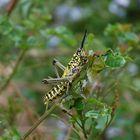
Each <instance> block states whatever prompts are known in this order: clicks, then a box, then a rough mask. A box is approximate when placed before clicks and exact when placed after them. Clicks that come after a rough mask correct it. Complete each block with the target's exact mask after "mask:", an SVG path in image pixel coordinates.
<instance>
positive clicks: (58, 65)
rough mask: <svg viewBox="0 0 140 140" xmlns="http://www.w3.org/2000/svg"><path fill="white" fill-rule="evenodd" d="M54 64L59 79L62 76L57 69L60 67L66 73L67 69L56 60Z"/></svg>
mask: <svg viewBox="0 0 140 140" xmlns="http://www.w3.org/2000/svg"><path fill="white" fill-rule="evenodd" d="M52 63H53V66H54V70H55V73H56V76H57V77H58V78H59V77H60V75H59V73H58V70H57V67H59V68H60V69H61V70H62V71H64V70H65V69H66V67H65V66H63V65H62V64H61V63H60V62H59V61H58V60H57V59H54V60H53V62H52Z"/></svg>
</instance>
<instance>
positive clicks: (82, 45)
mask: <svg viewBox="0 0 140 140" xmlns="http://www.w3.org/2000/svg"><path fill="white" fill-rule="evenodd" d="M86 36H87V29H86V30H85V33H84V36H83V39H82V42H81V47H80V49H82V48H83V47H84V42H85V39H86Z"/></svg>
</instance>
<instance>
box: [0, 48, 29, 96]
mask: <svg viewBox="0 0 140 140" xmlns="http://www.w3.org/2000/svg"><path fill="white" fill-rule="evenodd" d="M26 50H27V49H23V50H22V52H21V53H20V55H19V57H18V59H17V62H16V64H15V66H14V68H13V71H12V73H11V74H10V75H9V76H8V78H7V79H6V81H5V83H4V84H3V85H2V86H1V87H0V94H1V93H2V91H3V90H4V89H5V88H6V87H7V86H8V84H9V83H10V81H11V79H12V78H13V76H14V75H15V74H16V72H17V69H18V67H19V64H20V63H21V61H22V59H23V57H24V55H25V52H26Z"/></svg>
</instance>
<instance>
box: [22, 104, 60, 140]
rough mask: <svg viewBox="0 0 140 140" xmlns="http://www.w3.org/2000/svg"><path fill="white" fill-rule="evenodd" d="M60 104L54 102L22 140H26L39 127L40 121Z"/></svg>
mask: <svg viewBox="0 0 140 140" xmlns="http://www.w3.org/2000/svg"><path fill="white" fill-rule="evenodd" d="M57 105H58V104H54V105H53V106H52V107H51V108H50V109H49V110H48V111H46V112H45V113H44V114H43V115H42V116H41V117H40V119H39V120H38V121H37V122H36V123H35V124H34V125H33V126H32V127H31V128H30V129H29V130H28V131H27V132H26V133H25V134H24V136H23V137H22V138H21V140H25V139H26V138H27V137H28V136H29V135H30V134H31V133H32V132H33V131H34V130H35V129H36V128H37V127H38V125H39V124H40V123H42V122H43V121H44V120H45V119H46V117H47V116H48V115H49V114H50V113H51V112H52V111H53V110H54V109H55V108H56V106H57Z"/></svg>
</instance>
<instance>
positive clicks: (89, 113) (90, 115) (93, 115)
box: [85, 110, 99, 119]
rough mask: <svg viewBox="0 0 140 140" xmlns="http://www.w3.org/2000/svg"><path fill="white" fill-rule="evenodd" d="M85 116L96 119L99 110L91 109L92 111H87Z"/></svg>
mask: <svg viewBox="0 0 140 140" xmlns="http://www.w3.org/2000/svg"><path fill="white" fill-rule="evenodd" d="M85 116H86V117H88V118H94V119H97V118H98V116H99V111H96V110H90V111H88V112H86V114H85Z"/></svg>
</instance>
